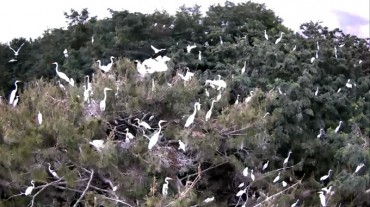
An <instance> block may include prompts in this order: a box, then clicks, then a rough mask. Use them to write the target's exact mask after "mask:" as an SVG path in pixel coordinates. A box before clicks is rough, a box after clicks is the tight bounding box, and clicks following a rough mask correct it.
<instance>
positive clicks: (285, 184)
mask: <svg viewBox="0 0 370 207" xmlns="http://www.w3.org/2000/svg"><path fill="white" fill-rule="evenodd" d="M281 184H282V185H283V187H284V188H285V187H286V186H287V185H288V183H286V182H285V181H284V180H283V182H281Z"/></svg>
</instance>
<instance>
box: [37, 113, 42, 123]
mask: <svg viewBox="0 0 370 207" xmlns="http://www.w3.org/2000/svg"><path fill="white" fill-rule="evenodd" d="M37 122H38V123H39V125H41V124H42V114H41V112H40V111H39V113H37Z"/></svg>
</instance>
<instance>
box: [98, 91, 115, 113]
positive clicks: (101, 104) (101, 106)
mask: <svg viewBox="0 0 370 207" xmlns="http://www.w3.org/2000/svg"><path fill="white" fill-rule="evenodd" d="M110 90H112V89H110V88H107V87H105V88H104V99H103V100H102V101H100V104H99V106H100V111H105V107H106V105H107V104H106V100H107V91H110Z"/></svg>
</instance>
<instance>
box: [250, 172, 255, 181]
mask: <svg viewBox="0 0 370 207" xmlns="http://www.w3.org/2000/svg"><path fill="white" fill-rule="evenodd" d="M251 179H252V180H253V181H254V180H255V179H256V177H255V176H254V174H253V170H251Z"/></svg>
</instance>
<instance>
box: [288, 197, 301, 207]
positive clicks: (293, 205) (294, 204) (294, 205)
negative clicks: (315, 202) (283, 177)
mask: <svg viewBox="0 0 370 207" xmlns="http://www.w3.org/2000/svg"><path fill="white" fill-rule="evenodd" d="M298 202H299V199H297V201H296V202H295V203H293V204H292V205H291V206H290V207H296V206H297V204H298Z"/></svg>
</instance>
